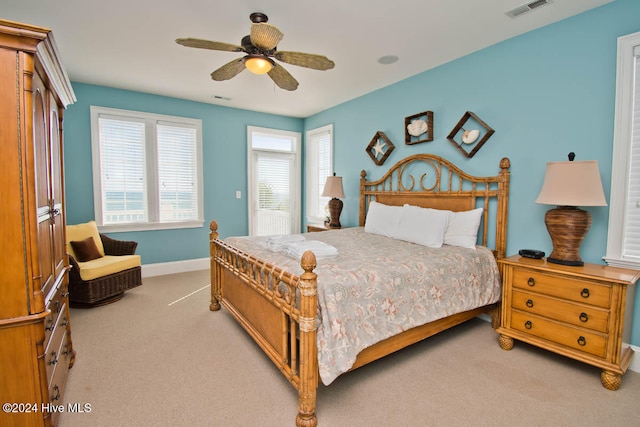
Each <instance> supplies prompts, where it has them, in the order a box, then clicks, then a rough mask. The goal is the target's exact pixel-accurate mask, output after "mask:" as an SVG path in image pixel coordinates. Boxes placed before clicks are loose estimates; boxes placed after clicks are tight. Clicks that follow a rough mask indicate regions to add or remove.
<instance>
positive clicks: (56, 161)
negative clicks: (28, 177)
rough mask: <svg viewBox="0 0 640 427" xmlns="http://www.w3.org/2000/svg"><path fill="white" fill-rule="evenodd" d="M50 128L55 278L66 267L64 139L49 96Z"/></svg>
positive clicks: (52, 99)
mask: <svg viewBox="0 0 640 427" xmlns="http://www.w3.org/2000/svg"><path fill="white" fill-rule="evenodd" d="M49 108H50V115H49V128H50V129H51V132H50V140H51V165H52V168H51V200H52V203H51V204H52V207H53V212H52V230H51V232H52V237H53V242H52V244H53V249H52V250H53V258H52V259H53V268H54V274H55V277H56V278H58V277H62V275H63V274H64V269H65V266H66V264H67V263H66V262H65V257H66V248H65V246H66V245H65V235H64V223H65V218H64V215H63V212H64V209H63V203H64V181H63V180H64V177H63V160H62V137H61V128H60V120H59V116H58V104H57V102H56V99H55V97H54V96H53V95H50V96H49Z"/></svg>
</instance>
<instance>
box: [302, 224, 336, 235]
mask: <svg viewBox="0 0 640 427" xmlns="http://www.w3.org/2000/svg"><path fill="white" fill-rule="evenodd" d="M340 228H341V227H329V225H328V224H307V233H311V232H315V231H327V230H340Z"/></svg>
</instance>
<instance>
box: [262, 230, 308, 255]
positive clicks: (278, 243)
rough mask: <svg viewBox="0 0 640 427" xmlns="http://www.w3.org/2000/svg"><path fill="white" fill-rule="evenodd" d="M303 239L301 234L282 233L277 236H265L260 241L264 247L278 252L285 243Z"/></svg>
mask: <svg viewBox="0 0 640 427" xmlns="http://www.w3.org/2000/svg"><path fill="white" fill-rule="evenodd" d="M303 240H305V237H304V236H303V235H302V234H283V235H278V236H266V237H265V238H264V239H263V240H262V241H261V242H260V243H261V244H262V246H263V247H264V248H265V249H268V250H270V251H272V252H280V251H281V250H282V248H283V247H284V246H285V245H288V244H290V243H294V242H300V241H303Z"/></svg>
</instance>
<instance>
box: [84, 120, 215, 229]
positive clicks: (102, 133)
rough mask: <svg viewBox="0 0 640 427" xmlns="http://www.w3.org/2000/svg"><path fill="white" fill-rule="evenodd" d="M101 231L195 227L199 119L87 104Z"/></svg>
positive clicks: (199, 214) (199, 212)
mask: <svg viewBox="0 0 640 427" xmlns="http://www.w3.org/2000/svg"><path fill="white" fill-rule="evenodd" d="M91 126H92V150H93V166H94V205H95V219H96V222H97V223H98V225H99V226H100V227H101V229H102V230H105V231H129V230H144V229H159V228H183V227H201V226H202V224H203V223H204V219H203V216H204V215H203V207H202V167H201V163H202V161H201V153H202V148H201V147H202V142H201V141H202V137H201V133H202V130H201V129H202V125H201V121H200V120H195V119H188V118H182V117H171V116H162V115H155V114H149V113H141V112H135V111H125V110H116V109H109V108H102V107H91Z"/></svg>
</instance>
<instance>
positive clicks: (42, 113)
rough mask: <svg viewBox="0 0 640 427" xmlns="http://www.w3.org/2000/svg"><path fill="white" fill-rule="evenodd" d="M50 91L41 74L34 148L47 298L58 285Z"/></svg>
mask: <svg viewBox="0 0 640 427" xmlns="http://www.w3.org/2000/svg"><path fill="white" fill-rule="evenodd" d="M47 99H48V98H47V91H46V87H45V86H44V83H43V82H42V79H41V78H40V76H38V75H37V74H36V75H34V77H33V144H34V153H35V180H36V182H35V184H36V188H35V192H36V209H37V212H38V260H39V267H40V286H41V289H42V293H43V294H44V295H45V296H46V295H47V294H48V293H49V291H50V290H51V288H52V287H53V284H54V279H55V272H54V267H53V266H54V264H53V235H52V231H51V229H52V226H51V213H52V210H53V209H52V205H51V145H50V143H49V127H48V124H47V116H48V115H49V113H48V112H49V109H48V108H47Z"/></svg>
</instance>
